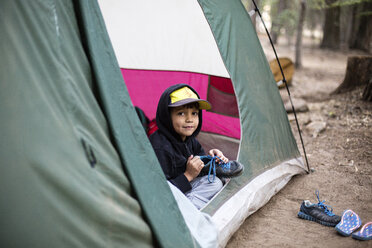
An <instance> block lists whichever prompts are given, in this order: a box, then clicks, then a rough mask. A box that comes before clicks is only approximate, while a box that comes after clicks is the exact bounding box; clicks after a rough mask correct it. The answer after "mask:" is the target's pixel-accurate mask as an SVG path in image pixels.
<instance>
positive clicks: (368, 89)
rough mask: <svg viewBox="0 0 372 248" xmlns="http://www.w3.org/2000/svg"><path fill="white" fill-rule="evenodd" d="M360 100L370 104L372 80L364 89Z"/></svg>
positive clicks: (371, 99)
mask: <svg viewBox="0 0 372 248" xmlns="http://www.w3.org/2000/svg"><path fill="white" fill-rule="evenodd" d="M362 99H363V100H364V101H368V102H372V78H371V79H370V80H369V83H368V84H367V86H366V87H365V89H364V92H363V96H362Z"/></svg>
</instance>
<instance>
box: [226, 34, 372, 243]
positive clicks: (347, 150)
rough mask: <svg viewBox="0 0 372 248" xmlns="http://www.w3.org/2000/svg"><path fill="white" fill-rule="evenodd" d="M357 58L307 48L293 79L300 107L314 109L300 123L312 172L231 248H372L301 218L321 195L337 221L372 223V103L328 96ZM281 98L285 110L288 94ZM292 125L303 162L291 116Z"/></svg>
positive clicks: (282, 51) (288, 50)
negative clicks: (348, 214)
mask: <svg viewBox="0 0 372 248" xmlns="http://www.w3.org/2000/svg"><path fill="white" fill-rule="evenodd" d="M262 44H263V47H264V50H265V52H266V51H270V49H271V48H270V47H269V43H268V42H266V41H264V42H262ZM276 49H277V53H278V55H279V57H289V58H291V59H292V61H294V54H295V51H294V47H289V46H287V45H284V44H282V43H280V44H279V45H277V46H276ZM268 53H269V52H268ZM354 54H357V55H361V54H363V53H361V52H357V51H348V52H340V51H338V52H336V51H330V50H321V49H319V48H317V47H316V44H312V43H311V42H306V41H305V42H304V48H303V51H302V61H303V68H302V69H298V70H296V71H295V73H294V76H293V80H292V85H291V86H290V91H291V97H292V98H294V100H297V99H302V100H305V102H306V105H307V106H308V109H309V110H308V111H306V112H299V113H297V117H298V121H299V125H300V128H301V130H302V136H303V140H304V144H305V149H306V153H307V158H308V162H309V166H310V168H312V170H313V172H312V173H310V174H306V175H298V176H295V177H293V178H292V180H291V181H290V182H289V183H288V184H287V185H286V186H285V187H284V188H283V189H282V190H281V191H280V192H279V193H278V194H276V195H275V196H274V197H273V198H272V199H271V200H270V201H269V202H268V203H267V204H266V205H265V206H264V207H262V208H261V209H260V210H258V211H257V212H255V213H254V214H252V215H251V216H249V217H248V218H247V219H246V220H245V222H244V223H243V224H242V226H241V227H240V229H239V230H238V231H237V232H236V233H235V234H234V236H233V237H232V238H231V239H230V241H229V242H228V244H227V248H244V247H327V248H332V247H338V248H340V247H341V248H342V247H372V241H357V240H355V239H353V238H351V237H343V236H341V235H339V234H338V233H337V232H336V230H335V228H333V227H327V226H323V225H320V224H318V223H315V222H312V221H307V220H303V219H300V218H298V217H297V213H298V211H299V208H300V205H301V203H302V201H303V200H310V201H311V202H313V203H317V202H318V200H317V198H316V195H315V191H316V190H319V192H320V199H321V200H325V204H327V205H330V206H332V207H333V212H334V213H335V214H338V215H342V213H343V211H344V210H346V209H352V210H353V211H354V212H356V213H357V214H358V215H359V216H360V217H361V219H362V222H363V223H367V222H370V221H372V103H371V102H363V101H361V94H362V91H363V88H357V89H355V90H354V91H351V92H348V93H344V94H340V95H331V94H330V93H331V92H332V91H333V90H334V89H336V88H337V86H338V85H340V83H341V82H342V81H343V78H344V76H345V71H346V65H347V57H348V56H349V55H354ZM268 57H269V58H270V55H268ZM271 58H273V57H271ZM281 94H282V96H283V101H284V102H285V101H286V100H287V98H288V94H287V92H286V90H285V89H282V90H281ZM289 120H290V122H291V125H292V130H293V133H294V135H295V137H296V140H297V143H298V147H299V150H300V151H301V153H302V154H303V151H302V146H301V143H300V138H299V135H298V130H297V127H296V122H295V120H294V117H293V114H289Z"/></svg>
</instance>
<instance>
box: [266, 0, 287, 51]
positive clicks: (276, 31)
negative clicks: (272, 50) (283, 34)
mask: <svg viewBox="0 0 372 248" xmlns="http://www.w3.org/2000/svg"><path fill="white" fill-rule="evenodd" d="M286 8H287V3H286V0H279V1H278V5H277V12H276V14H274V15H272V16H271V18H272V20H273V21H272V25H271V30H270V35H271V40H272V41H273V43H274V44H276V43H277V42H278V38H279V35H280V29H281V28H282V23H281V22H280V18H279V17H280V13H282V12H283V11H284V10H285V9H286Z"/></svg>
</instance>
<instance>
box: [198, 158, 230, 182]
mask: <svg viewBox="0 0 372 248" xmlns="http://www.w3.org/2000/svg"><path fill="white" fill-rule="evenodd" d="M200 159H201V160H203V159H208V160H209V162H208V163H207V164H205V166H208V165H210V166H209V172H208V181H209V182H210V183H213V182H214V179H215V178H216V165H217V166H220V167H221V168H222V170H226V169H230V162H227V163H225V162H223V161H222V159H221V158H220V157H218V156H210V155H206V156H200ZM216 159H219V161H218V162H216ZM212 172H213V180H212V181H211V180H210V179H209V178H210V176H211V173H212Z"/></svg>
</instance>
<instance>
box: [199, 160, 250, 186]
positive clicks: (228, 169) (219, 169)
mask: <svg viewBox="0 0 372 248" xmlns="http://www.w3.org/2000/svg"><path fill="white" fill-rule="evenodd" d="M200 159H201V160H202V161H203V162H204V164H205V166H204V168H203V170H204V171H205V170H208V181H209V182H213V181H214V179H215V178H216V176H218V177H224V178H226V177H228V178H231V177H236V176H239V175H240V174H242V173H243V170H244V166H243V165H242V164H241V163H239V162H238V161H235V160H234V161H229V162H227V163H224V162H223V161H222V160H221V159H220V158H219V157H218V156H214V157H212V156H210V155H207V156H200ZM216 159H219V161H218V162H216ZM211 174H213V179H212V180H210V176H211Z"/></svg>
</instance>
